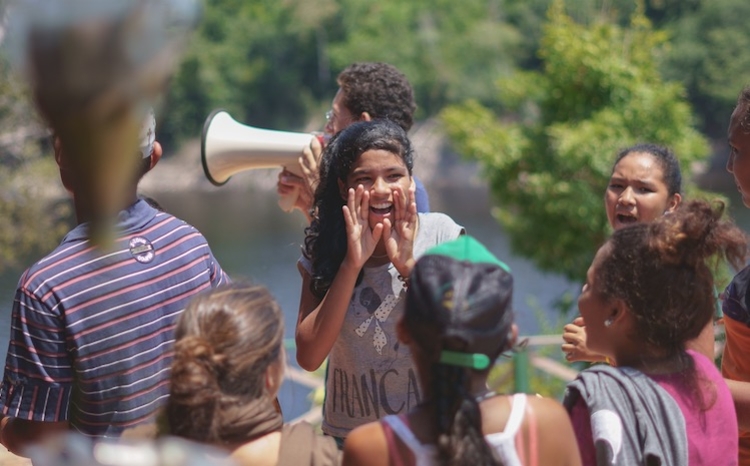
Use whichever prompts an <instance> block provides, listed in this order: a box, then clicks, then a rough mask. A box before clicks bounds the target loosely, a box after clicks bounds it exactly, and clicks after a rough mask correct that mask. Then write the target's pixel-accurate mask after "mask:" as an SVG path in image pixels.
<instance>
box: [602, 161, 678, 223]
mask: <svg viewBox="0 0 750 466" xmlns="http://www.w3.org/2000/svg"><path fill="white" fill-rule="evenodd" d="M677 196H679V194H676V195H674V196H670V195H669V187H668V186H667V184H666V182H665V181H664V170H663V169H662V168H661V166H660V165H659V163H658V162H657V161H656V159H655V158H654V156H653V155H651V154H647V153H644V152H632V153H630V154H628V155H626V156H625V157H623V158H622V159H620V161H619V162H617V165H615V169H614V171H613V172H612V176H611V177H610V179H609V185H608V186H607V191H606V192H605V194H604V206H605V207H606V210H607V219H608V220H609V224H610V225H611V226H612V228H613V229H615V230H619V229H620V228H622V227H624V226H627V225H630V224H633V223H640V222H651V221H653V220H655V219H656V218H658V217H661V216H662V215H664V212H668V211H672V210H674V209H675V208H676V207H677V204H678V203H679V198H678V197H677Z"/></svg>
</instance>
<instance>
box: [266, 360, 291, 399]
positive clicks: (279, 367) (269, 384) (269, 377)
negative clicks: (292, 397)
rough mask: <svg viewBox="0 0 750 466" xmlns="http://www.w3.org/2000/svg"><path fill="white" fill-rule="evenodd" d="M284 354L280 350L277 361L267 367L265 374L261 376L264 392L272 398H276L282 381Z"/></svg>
mask: <svg viewBox="0 0 750 466" xmlns="http://www.w3.org/2000/svg"><path fill="white" fill-rule="evenodd" d="M285 360H286V353H285V351H284V349H283V348H282V349H281V354H280V355H279V359H278V360H277V361H275V362H273V363H271V364H269V365H268V367H267V368H266V372H265V373H264V374H263V377H264V384H265V387H266V392H267V393H268V394H269V395H270V396H271V397H272V398H274V397H276V395H277V394H278V393H279V389H280V388H281V382H282V381H283V380H284V369H285V366H286V364H285V363H284V361H285Z"/></svg>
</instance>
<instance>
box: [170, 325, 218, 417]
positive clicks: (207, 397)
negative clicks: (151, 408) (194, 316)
mask: <svg viewBox="0 0 750 466" xmlns="http://www.w3.org/2000/svg"><path fill="white" fill-rule="evenodd" d="M225 363H226V358H225V357H224V356H223V355H219V354H215V353H214V350H213V348H212V347H211V345H210V344H209V343H208V342H207V341H206V340H205V339H203V338H201V337H197V336H192V335H191V336H187V337H185V338H182V339H181V340H179V341H177V343H176V344H175V360H174V363H173V365H172V380H173V382H172V395H171V396H173V397H176V398H181V402H182V403H185V404H188V405H191V406H196V405H200V404H204V403H207V402H212V401H213V400H214V399H215V397H216V393H217V392H218V390H219V383H218V379H219V376H220V374H221V373H222V372H223V369H224V366H225ZM174 381H178V382H179V383H175V382H174ZM176 387H186V388H187V390H185V391H184V393H180V390H179V389H177V388H176ZM188 398H189V399H188Z"/></svg>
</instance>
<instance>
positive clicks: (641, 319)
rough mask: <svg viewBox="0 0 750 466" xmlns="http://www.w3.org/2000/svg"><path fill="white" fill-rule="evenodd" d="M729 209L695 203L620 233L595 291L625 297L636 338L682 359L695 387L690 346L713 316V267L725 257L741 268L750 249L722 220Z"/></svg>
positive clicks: (599, 272) (603, 262) (602, 264)
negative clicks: (688, 349) (689, 355)
mask: <svg viewBox="0 0 750 466" xmlns="http://www.w3.org/2000/svg"><path fill="white" fill-rule="evenodd" d="M723 212H724V204H723V203H721V202H718V201H717V202H715V203H714V204H711V203H708V202H706V201H691V202H689V203H687V204H684V205H683V206H682V207H681V208H680V209H678V210H677V211H675V212H674V213H671V214H669V215H665V216H663V217H660V218H659V219H657V220H656V221H654V222H651V223H640V224H635V225H631V226H628V227H625V228H623V229H620V230H617V231H615V232H614V233H613V235H612V237H611V238H610V240H609V241H608V244H609V248H608V251H607V253H606V254H605V256H604V257H603V258H602V259H601V262H600V264H598V266H597V268H596V271H595V273H596V276H595V287H596V289H595V290H593V291H594V292H596V293H598V294H599V295H600V296H602V297H603V298H604V299H613V298H617V299H621V300H623V302H624V303H625V304H626V305H627V306H628V308H629V309H630V312H631V313H632V315H633V317H634V320H635V328H634V331H633V335H632V337H633V338H637V339H638V340H639V341H641V342H643V343H644V344H645V348H647V349H649V348H650V349H652V350H658V351H661V352H664V353H666V354H667V355H668V356H679V357H680V358H681V360H682V362H683V364H684V366H685V367H687V368H688V370H686V371H684V372H683V374H684V375H685V378H686V380H688V381H690V382H691V383H692V385H693V388H695V384H696V383H697V382H696V381H695V380H696V379H695V377H694V375H695V370H694V364H693V361H692V358H689V357H687V354H686V353H685V343H686V342H688V341H690V340H693V339H695V338H697V337H698V335H699V334H700V333H701V331H702V330H703V328H705V326H706V325H707V324H708V323H709V322H710V321H711V319H712V317H713V313H714V309H715V307H714V306H715V299H716V298H715V295H714V278H713V273H712V269H713V268H714V267H715V266H716V264H715V263H712V262H717V261H718V260H721V259H722V258H723V259H725V260H727V261H728V262H729V263H730V264H731V265H732V266H734V267H735V268H737V269H739V268H741V267H742V266H743V264H744V260H745V258H746V257H747V252H748V249H747V237H746V236H745V234H744V233H743V232H742V230H740V229H739V228H738V227H737V226H736V225H734V223H732V222H731V221H727V220H721V217H722V214H723ZM694 393H698V394H699V393H700V391H699V390H697V389H695V391H694ZM701 404H702V405H704V406H705V404H704V403H701Z"/></svg>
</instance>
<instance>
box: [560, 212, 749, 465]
mask: <svg viewBox="0 0 750 466" xmlns="http://www.w3.org/2000/svg"><path fill="white" fill-rule="evenodd" d="M723 210H724V206H723V204H721V203H717V205H713V206H712V205H711V204H709V203H707V202H704V201H693V202H689V203H687V204H684V205H683V206H682V207H681V208H680V209H678V210H677V211H675V212H673V213H672V214H671V215H666V216H662V217H660V218H658V219H656V220H654V221H653V222H651V223H639V224H634V225H632V226H628V227H625V228H622V229H619V230H617V231H615V232H614V233H613V235H612V237H611V238H610V239H609V240H608V241H607V242H606V243H605V244H604V246H602V247H601V248H600V249H599V251H598V252H597V254H596V257H595V258H594V261H593V263H592V264H591V267H590V268H589V270H588V273H587V276H586V284H585V285H584V288H583V291H582V293H581V295H580V297H579V299H578V308H579V310H580V312H581V316H582V317H583V318H584V319H585V321H586V326H587V329H588V332H587V335H588V339H587V344H588V346H589V348H590V349H591V350H592V351H595V352H597V353H598V354H602V355H604V356H606V357H608V358H611V359H613V360H616V361H617V367H611V366H608V365H596V366H593V367H591V368H589V369H587V370H585V371H583V372H581V373H580V374H579V375H578V378H577V379H576V380H574V381H573V382H571V383H570V384H569V385H568V390H567V392H566V396H565V401H564V404H565V406H566V407H567V408H568V410H569V412H570V416H571V419H572V421H573V427H574V429H575V432H576V437H577V439H578V445H579V448H580V451H581V457H582V460H583V464H585V465H599V466H604V465H636V464H639V465H646V464H666V465H672V464H673V465H691V466H693V465H719V464H722V465H724V464H727V465H729V464H736V462H737V420H736V416H735V413H734V405H733V403H732V398H731V395H730V393H729V389H728V387H727V385H726V383H725V382H724V380H723V379H722V378H721V375H720V374H719V372H718V370H717V369H716V367H715V366H714V363H713V361H712V360H711V359H709V358H708V357H706V356H704V355H702V354H700V353H698V352H695V351H692V350H688V349H686V343H688V342H689V341H691V340H694V339H695V338H697V337H698V335H700V333H701V332H702V331H703V329H704V328H705V327H706V325H707V324H708V323H709V322H711V319H712V317H713V314H714V300H715V295H714V279H713V273H712V266H715V264H714V263H710V262H715V260H718V259H721V258H724V259H726V260H727V261H728V262H729V263H730V264H732V265H733V266H735V267H739V266H741V265H742V263H743V261H744V259H745V257H746V255H747V245H746V237H745V235H744V234H743V233H742V231H741V230H740V229H739V228H737V227H736V226H735V225H734V224H732V223H730V222H728V221H722V220H721V216H722V213H723ZM712 258H713V259H714V260H713V261H712V260H711V259H712Z"/></svg>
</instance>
